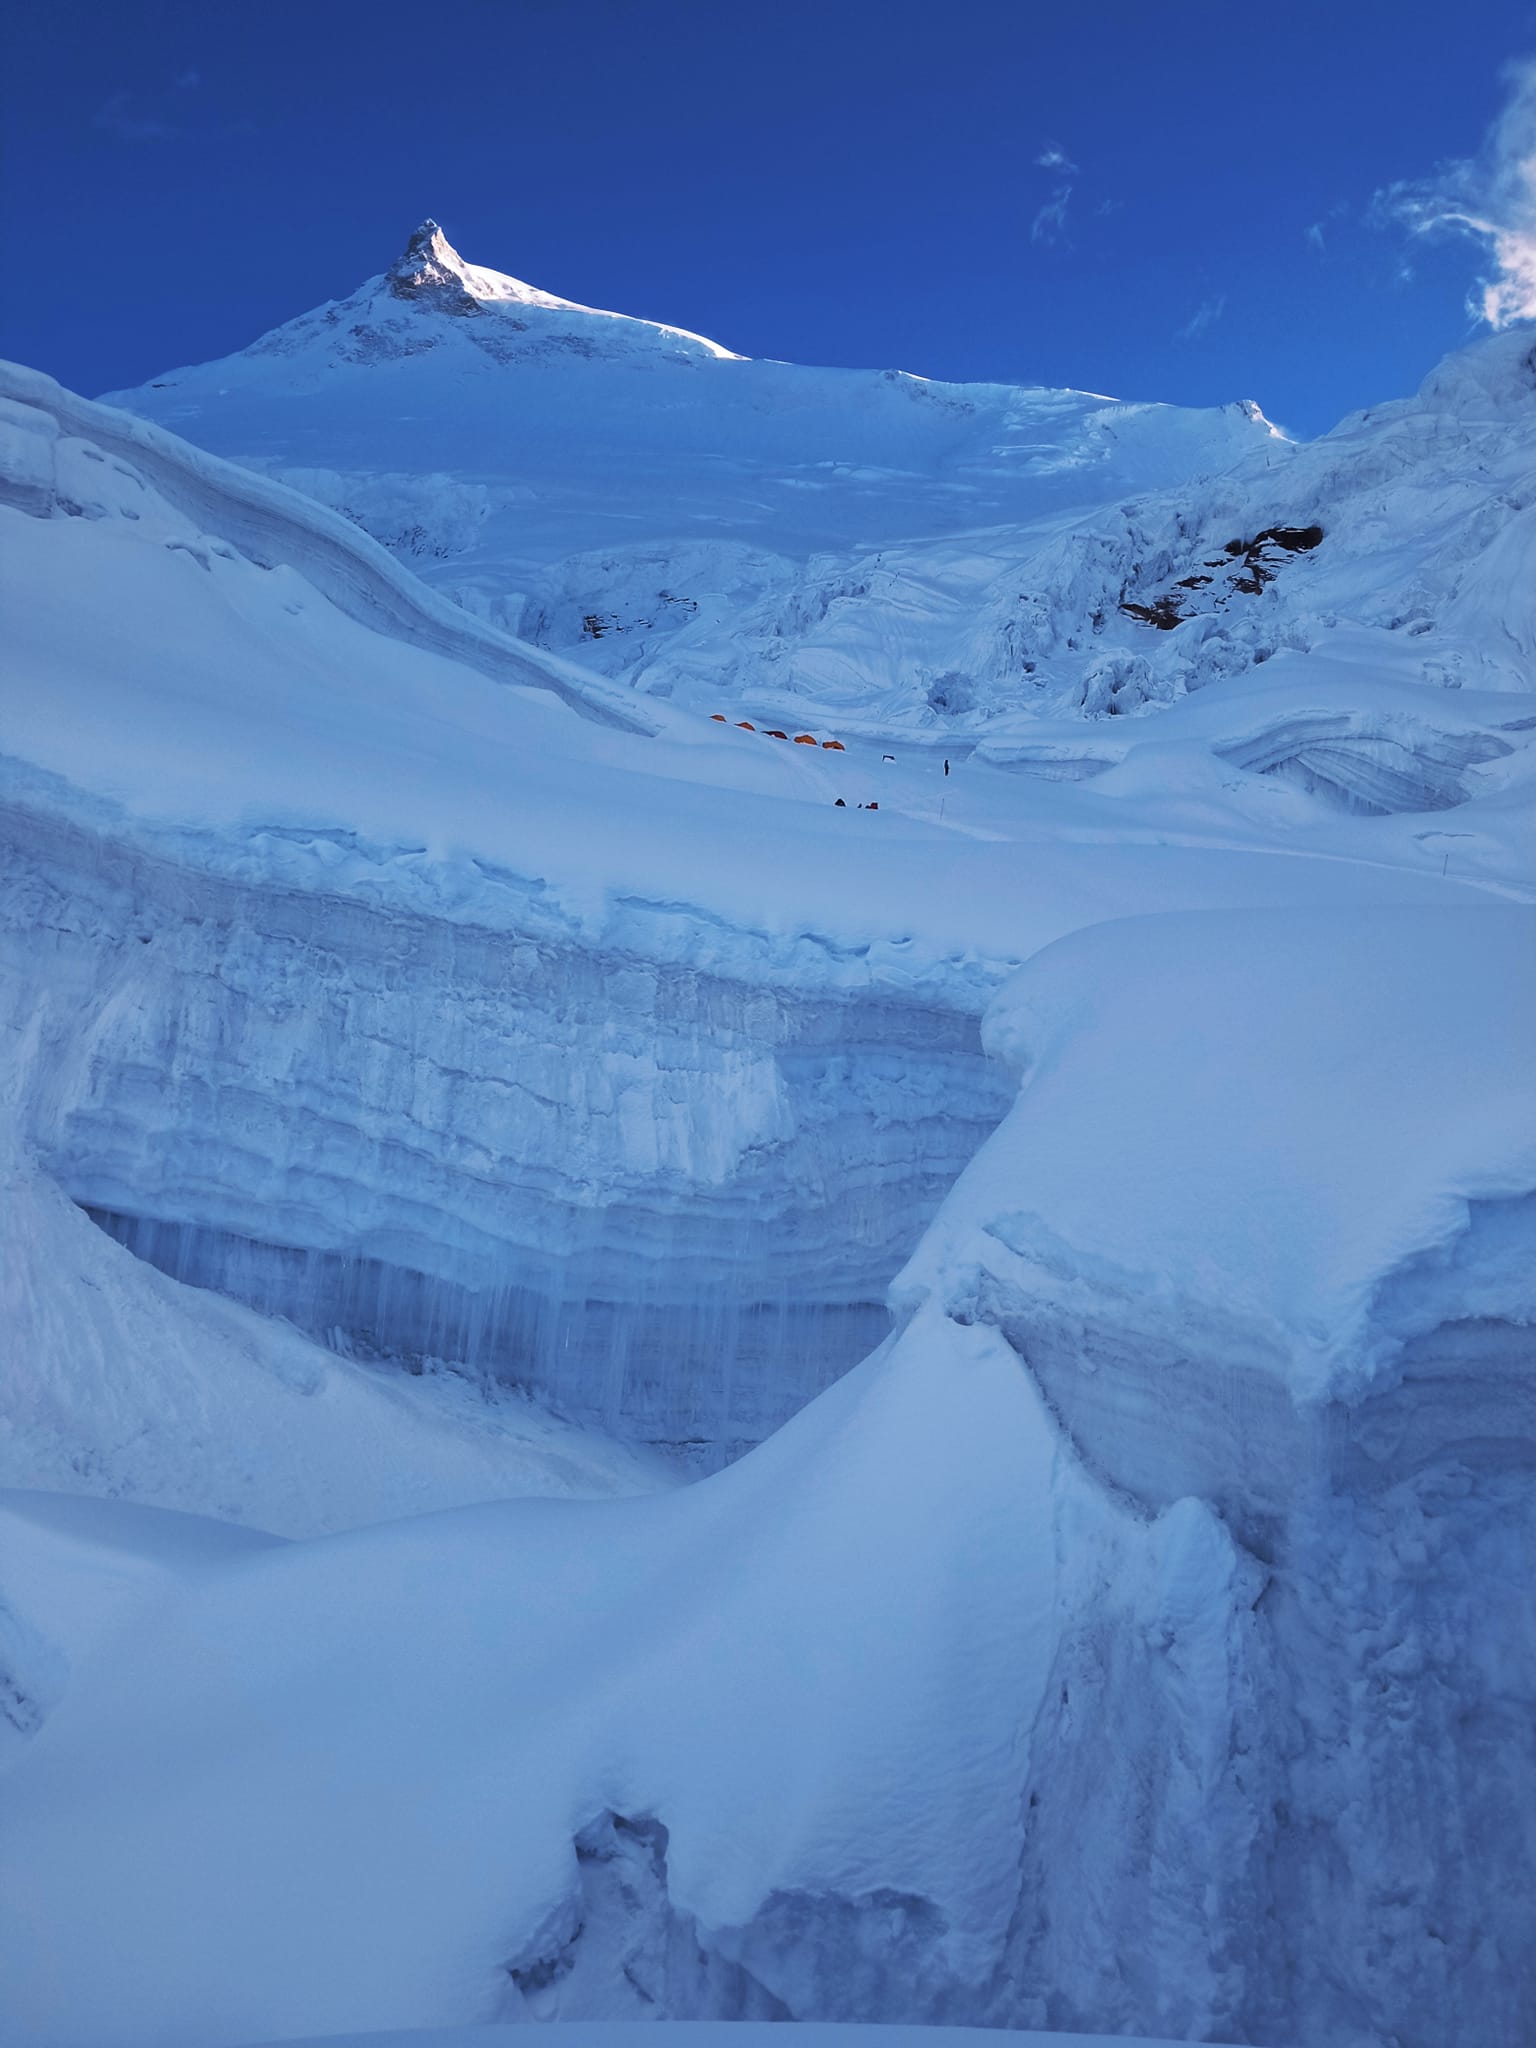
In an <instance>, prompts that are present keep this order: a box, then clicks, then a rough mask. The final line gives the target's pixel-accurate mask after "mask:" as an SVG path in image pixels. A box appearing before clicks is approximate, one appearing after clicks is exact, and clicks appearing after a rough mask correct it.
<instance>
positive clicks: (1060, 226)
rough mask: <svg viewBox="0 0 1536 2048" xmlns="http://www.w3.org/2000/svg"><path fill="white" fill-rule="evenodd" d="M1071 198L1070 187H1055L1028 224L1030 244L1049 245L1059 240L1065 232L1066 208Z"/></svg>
mask: <svg viewBox="0 0 1536 2048" xmlns="http://www.w3.org/2000/svg"><path fill="white" fill-rule="evenodd" d="M1071 198H1072V187H1071V186H1070V185H1058V186H1057V187H1056V190H1055V191H1054V192H1053V193H1052V194H1051V196H1050V198H1049V199H1048V200H1047V201H1046V202H1045V204H1044V206H1042V207H1041V209H1040V211H1039V212H1038V213H1037V214H1036V215H1035V217H1034V220H1033V221H1032V222H1031V223H1030V229H1029V239H1030V240H1031V241H1032V242H1046V243H1050V242H1059V241H1060V240H1061V238H1062V236H1063V235H1064V234H1065V233H1066V231H1067V206H1068V204H1069V202H1070V200H1071Z"/></svg>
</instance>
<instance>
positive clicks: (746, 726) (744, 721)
mask: <svg viewBox="0 0 1536 2048" xmlns="http://www.w3.org/2000/svg"><path fill="white" fill-rule="evenodd" d="M736 723H737V725H738V726H739V727H740V729H741V730H742V731H743V732H756V731H757V727H756V726H755V725H754V724H753V723H752V721H751V719H750V718H738V719H737V721H736Z"/></svg>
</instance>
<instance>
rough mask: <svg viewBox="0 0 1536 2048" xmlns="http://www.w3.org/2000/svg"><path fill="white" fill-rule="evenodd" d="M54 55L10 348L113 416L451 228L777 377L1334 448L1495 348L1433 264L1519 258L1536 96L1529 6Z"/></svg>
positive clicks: (1167, 14) (490, 9)
mask: <svg viewBox="0 0 1536 2048" xmlns="http://www.w3.org/2000/svg"><path fill="white" fill-rule="evenodd" d="M12 12H13V19H12V22H11V24H10V27H9V29H8V31H7V38H8V42H7V48H6V49H5V51H4V52H3V59H4V62H3V70H4V74H5V83H4V93H5V102H4V133H5V141H6V156H7V169H6V176H5V179H4V185H3V211H4V231H5V237H6V249H7V252H8V254H7V281H6V287H5V305H4V323H3V339H0V347H3V349H4V352H5V353H7V354H9V355H12V356H17V357H19V358H21V359H22V360H23V361H26V362H30V363H33V364H35V365H36V366H37V367H39V368H42V369H45V370H48V371H50V372H52V373H53V374H54V375H55V376H58V377H60V378H61V379H63V380H64V381H65V382H66V383H69V384H71V385H73V386H75V387H76V388H77V389H80V390H83V391H86V392H95V391H99V390H103V389H107V388H110V387H113V386H121V385H127V384H132V383H136V382H139V381H141V380H142V379H144V378H146V377H148V376H150V375H151V374H153V373H154V372H156V371H159V370H162V369H166V368H170V367H174V366H176V365H178V364H181V363H187V362H196V361H202V360H206V359H207V358H209V357H212V356H217V355H222V354H225V353H228V352H229V351H230V350H232V349H235V348H239V347H241V346H243V345H244V344H245V343H246V342H248V341H250V340H252V339H253V338H254V337H255V336H256V334H258V333H259V332H261V331H263V330H264V329H266V328H268V327H271V326H273V325H275V324H276V323H278V322H279V321H281V320H284V319H287V318H289V317H291V316H292V315H293V314H295V313H298V312H301V311H303V310H305V309H306V308H307V307H309V306H311V305H314V304H317V303H319V302H320V301H322V300H325V299H328V298H334V297H339V296H341V295H343V294H344V293H346V292H347V291H349V290H351V289H352V288H353V287H354V286H355V285H356V284H358V283H359V282H361V280H362V279H363V278H364V277H366V276H368V275H370V274H372V273H373V272H376V271H378V270H381V269H382V268H384V266H385V265H386V264H387V263H388V262H389V261H390V260H391V259H392V258H393V257H394V256H395V254H396V253H397V252H398V250H399V248H400V246H401V245H402V244H403V242H404V240H405V238H406V235H407V234H408V232H409V231H410V229H411V228H412V227H413V226H414V225H415V224H416V222H417V221H418V220H419V219H420V218H421V217H422V216H423V215H425V214H434V215H436V217H437V218H438V219H439V220H441V221H442V223H443V225H444V226H445V227H446V229H447V230H448V233H449V235H450V238H451V239H452V240H453V241H454V243H455V244H456V245H457V247H458V248H459V249H460V251H461V252H462V253H463V254H464V255H465V256H466V257H467V258H469V259H470V260H471V261H474V262H479V263H483V264H487V265H489V266H491V267H493V268H495V269H500V270H507V271H511V272H512V273H513V274H514V275H516V276H519V277H523V278H525V279H527V280H529V281H530V282H532V283H535V284H539V285H542V286H544V287H545V288H546V289H548V290H551V291H555V292H559V293H561V294H563V295H564V296H566V297H568V298H574V299H579V300H582V301H585V302H587V303H590V304H594V305H599V306H607V307H611V308H615V309H617V310H620V311H623V312H630V313H636V314H642V315H645V316H647V317H650V318H654V319H664V320H669V321H672V322H674V323H676V324H678V325H681V326H684V327H691V328H695V329H697V330H699V331H701V332H703V333H706V334H709V335H712V336H714V337H715V338H716V339H718V340H720V341H723V342H725V343H727V344H728V345H729V346H730V347H732V348H736V349H739V350H741V351H743V352H744V353H747V354H750V355H760V356H778V357H784V358H788V359H790V360H794V361H801V362H817V363H845V364H858V365H868V366H875V367H885V366H895V367H898V368H902V369H910V370H917V371H921V372H923V373H925V374H927V375H930V376H936V377H950V378H962V379H970V378H980V379H998V380H1006V381H1011V382H1040V383H1050V384H1075V385H1079V386H1083V387H1086V388H1089V389H1094V390H1103V391H1109V392H1114V393H1116V394H1118V395H1124V396H1129V397H1148V398H1167V399H1173V400H1176V401H1179V402H1181V403H1187V404H1206V403H1215V402H1219V401H1222V400H1225V399H1229V398H1236V397H1253V398H1257V399H1258V400H1259V402H1260V403H1261V404H1262V405H1263V406H1264V408H1265V410H1266V411H1267V412H1268V413H1270V415H1271V416H1272V417H1274V418H1277V419H1279V420H1281V421H1282V422H1284V423H1285V424H1287V425H1289V426H1291V427H1293V428H1294V429H1295V430H1297V431H1299V432H1305V433H1311V432H1317V431H1320V430H1321V429H1323V428H1325V427H1326V426H1328V425H1330V424H1331V423H1332V422H1333V421H1334V420H1335V419H1336V418H1338V417H1339V416H1340V415H1341V414H1342V413H1344V412H1346V411H1348V410H1350V409H1351V408H1353V407H1355V406H1358V405H1363V404H1368V403H1371V402H1374V401H1376V400H1378V399H1382V398H1386V397H1391V396H1394V395H1397V394H1399V393H1402V392H1405V391H1408V390H1411V389H1412V388H1413V387H1414V386H1415V385H1416V384H1417V383H1418V381H1419V379H1420V378H1421V376H1422V375H1423V373H1424V372H1425V371H1426V370H1427V369H1428V368H1429V366H1430V365H1431V363H1432V362H1433V361H1434V360H1435V359H1436V358H1437V357H1438V356H1439V355H1441V354H1443V353H1444V352H1445V350H1446V349H1448V348H1452V347H1455V346H1457V345H1458V344H1459V343H1460V342H1461V341H1463V340H1464V339H1466V338H1468V336H1469V335H1470V333H1471V332H1472V331H1474V330H1473V324H1472V322H1471V321H1470V319H1469V317H1468V313H1467V310H1466V309H1467V301H1468V296H1469V293H1472V292H1473V291H1474V290H1475V289H1476V288H1477V287H1478V285H1479V281H1480V280H1484V279H1486V278H1487V277H1488V275H1489V273H1490V264H1491V263H1492V261H1493V252H1492V250H1491V237H1490V233H1489V232H1483V233H1481V234H1479V235H1469V234H1467V233H1465V232H1463V233H1457V232H1454V231H1449V232H1441V233H1437V234H1415V233H1414V232H1413V231H1412V225H1411V223H1412V222H1413V221H1415V220H1422V219H1423V218H1424V217H1426V216H1425V213H1424V208H1425V207H1426V206H1428V208H1429V209H1430V211H1431V212H1434V211H1435V210H1436V208H1438V209H1439V210H1440V211H1444V210H1446V209H1445V207H1444V205H1443V204H1442V202H1441V199H1440V197H1439V195H1440V194H1441V192H1442V190H1443V189H1450V188H1454V189H1455V190H1456V191H1457V192H1459V193H1460V195H1461V196H1460V197H1459V198H1457V199H1456V200H1455V201H1454V202H1453V204H1452V207H1451V210H1453V211H1454V210H1458V209H1459V210H1460V211H1461V212H1462V213H1464V214H1470V215H1471V216H1472V217H1474V218H1476V219H1479V220H1484V221H1485V228H1492V227H1497V226H1499V225H1500V223H1499V222H1498V221H1491V222H1490V221H1487V220H1486V219H1485V215H1486V212H1487V208H1486V207H1485V206H1484V205H1483V200H1484V199H1485V197H1486V192H1487V189H1488V185H1489V181H1490V179H1491V180H1492V181H1493V183H1494V184H1495V185H1497V184H1498V181H1499V174H1498V170H1497V166H1494V167H1493V168H1492V169H1490V167H1489V166H1488V164H1487V163H1484V164H1482V165H1481V167H1477V166H1476V165H1475V163H1474V165H1473V166H1470V167H1469V165H1468V163H1467V160H1468V159H1474V160H1475V159H1476V153H1477V152H1478V150H1479V148H1480V147H1482V146H1484V144H1485V139H1486V138H1487V136H1488V134H1489V130H1490V127H1491V125H1492V124H1493V123H1494V121H1495V120H1496V118H1497V117H1498V115H1499V111H1500V108H1501V106H1504V105H1505V104H1506V103H1507V101H1508V97H1509V93H1510V91H1511V87H1510V84H1509V81H1508V78H1507V76H1506V75H1504V68H1505V67H1506V66H1507V65H1508V64H1509V63H1510V61H1511V60H1514V59H1518V58H1520V57H1522V56H1524V57H1531V56H1533V55H1536V6H1531V5H1511V4H1508V0H1505V4H1492V0H1461V4H1459V5H1457V6H1456V7H1455V8H1440V7H1436V8H1433V9H1431V8H1428V7H1414V6H1411V5H1410V6H1404V5H1402V4H1401V0H1397V4H1392V5H1385V4H1382V5H1378V4H1375V0H1332V4H1328V5H1320V4H1314V0H1287V4H1285V5H1282V6H1278V7H1242V6H1237V5H1233V4H1231V0H1223V4H1219V5H1217V4H1212V5H1206V4H1194V5H1182V6H1181V5H1176V4H1167V0H1165V4H1163V5H1161V6H1151V5H1147V4H1137V5H1129V4H1111V5H1100V6H1093V7H1090V6H1087V5H1082V4H1079V5H1058V6H1055V7H1049V8H1048V7H1043V6H1034V5H1031V4H1028V0H1016V4H1012V5H1006V4H999V0H944V4H939V0H933V4H924V5H916V4H911V0H883V4H878V5H877V4H867V0H819V4H807V0H770V4H766V5H761V6H750V5H743V4H733V0H584V4H579V5H578V4H574V0H436V4H434V5H430V6H424V5H421V4H419V0H418V4H412V5H410V6H405V5H396V4H393V0H373V4H371V5H364V4H355V0H307V4H303V5H297V4H293V0H265V4H249V5H245V6H240V5H233V6H219V5H213V4H208V0H203V4H200V5H189V4H184V0H164V4H153V0H92V4H85V0H50V4H49V5H48V6H46V7H45V6H42V5H40V4H39V5H32V6H28V7H24V8H17V9H15V10H13V11H12ZM1506 140H1507V137H1506ZM1458 162H1459V163H1460V165H1461V168H1460V170H1459V171H1458V170H1456V169H1454V168H1452V169H1450V170H1447V169H1446V168H1445V167H1446V166H1454V165H1456V164H1457V163H1458ZM1458 180H1459V181H1460V182H1459V184H1458V182H1457V181H1458ZM1469 180H1470V181H1471V183H1470V186H1469ZM1447 181H1449V186H1448V185H1447ZM1505 185H1506V187H1507V179H1506V180H1505ZM1469 189H1470V190H1471V191H1472V197H1471V198H1470V199H1469V198H1468V197H1467V193H1468V190H1469ZM1384 192H1386V193H1387V194H1388V198H1387V199H1386V200H1382V199H1381V198H1379V197H1378V195H1380V194H1382V193H1384ZM1405 194H1406V195H1407V197H1406V199H1405V198H1404V195H1405ZM1505 196H1506V198H1507V197H1508V194H1507V190H1506V195H1505ZM1527 196H1528V195H1527ZM1516 203H1517V204H1518V203H1519V201H1518V195H1517V199H1516ZM1416 207H1417V209H1418V210H1417V212H1416V211H1415V208H1416ZM1501 246H1502V245H1501ZM1505 254H1506V256H1507V254H1508V251H1507V248H1506V249H1505Z"/></svg>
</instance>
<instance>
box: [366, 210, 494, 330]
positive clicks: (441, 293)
mask: <svg viewBox="0 0 1536 2048" xmlns="http://www.w3.org/2000/svg"><path fill="white" fill-rule="evenodd" d="M385 277H386V281H387V282H388V285H389V289H390V291H391V292H392V293H393V294H394V296H395V297H396V298H397V299H417V300H425V301H427V302H428V303H429V304H431V305H434V306H436V307H437V308H438V310H439V311H441V312H445V313H478V312H479V310H480V305H479V296H478V295H477V294H476V293H475V292H474V291H472V290H471V288H470V270H469V266H468V264H466V263H465V261H464V259H463V257H462V256H460V254H459V252H458V250H457V249H455V248H454V246H453V244H452V242H450V241H449V239H448V237H447V236H446V235H445V234H444V233H443V231H442V229H441V228H440V227H439V226H438V224H437V222H436V221H435V220H432V219H430V218H428V219H427V220H424V221H423V222H422V224H421V226H420V227H419V228H417V230H416V231H415V233H414V234H413V235H412V236H411V238H410V240H409V241H408V242H407V243H406V245H405V248H404V250H403V251H402V252H401V254H400V255H399V256H398V257H396V259H395V261H394V262H393V263H392V264H391V265H390V268H389V269H388V271H387V272H386V273H385Z"/></svg>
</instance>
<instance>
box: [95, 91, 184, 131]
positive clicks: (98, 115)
mask: <svg viewBox="0 0 1536 2048" xmlns="http://www.w3.org/2000/svg"><path fill="white" fill-rule="evenodd" d="M91 125H92V127H93V128H100V129H101V130H102V132H103V134H106V135H111V136H113V137H115V139H116V140H117V141H118V142H164V141H166V140H167V138H168V137H170V136H172V135H174V134H175V133H176V131H175V129H174V128H173V127H172V126H171V124H170V123H169V122H168V121H162V120H161V119H160V117H159V115H158V114H151V113H149V112H147V111H146V110H144V109H143V108H141V107H139V106H137V105H136V104H135V103H134V101H133V100H132V99H131V98H130V97H129V95H128V94H127V93H125V92H115V93H113V94H112V96H111V98H110V99H108V100H107V101H106V102H105V103H104V104H103V105H102V106H100V107H98V108H97V109H96V112H95V113H94V114H93V115H92V116H91Z"/></svg>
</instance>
